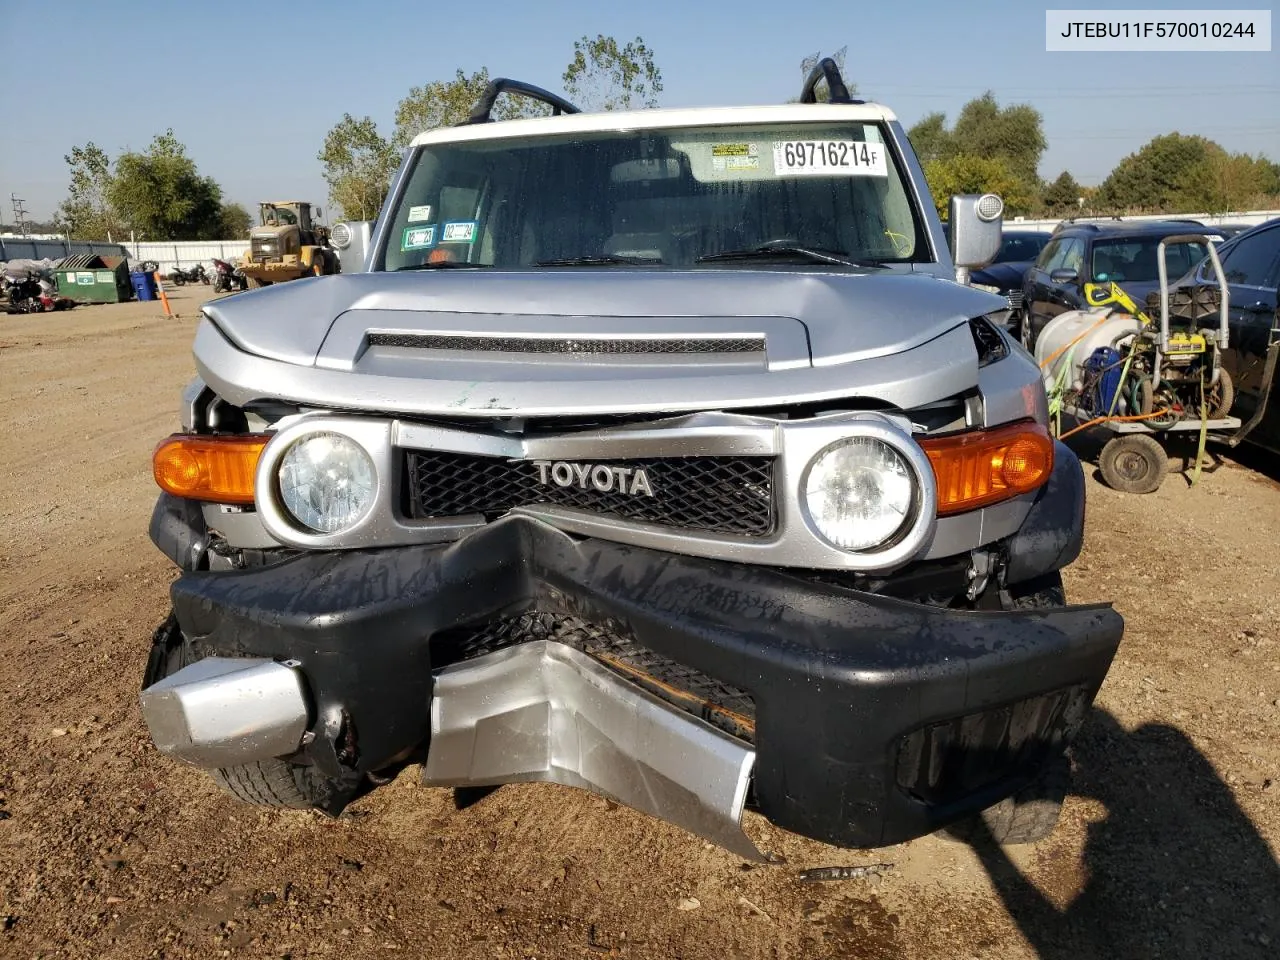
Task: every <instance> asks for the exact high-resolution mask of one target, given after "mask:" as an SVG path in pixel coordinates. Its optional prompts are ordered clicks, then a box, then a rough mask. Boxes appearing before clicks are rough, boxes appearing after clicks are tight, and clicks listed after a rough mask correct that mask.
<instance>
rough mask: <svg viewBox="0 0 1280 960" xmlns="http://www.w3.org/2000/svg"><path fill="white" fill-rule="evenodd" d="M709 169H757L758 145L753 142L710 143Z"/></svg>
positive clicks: (758, 165) (758, 158)
mask: <svg viewBox="0 0 1280 960" xmlns="http://www.w3.org/2000/svg"><path fill="white" fill-rule="evenodd" d="M711 169H712V170H716V171H720V170H759V169H760V145H759V144H755V143H715V144H712V145H711Z"/></svg>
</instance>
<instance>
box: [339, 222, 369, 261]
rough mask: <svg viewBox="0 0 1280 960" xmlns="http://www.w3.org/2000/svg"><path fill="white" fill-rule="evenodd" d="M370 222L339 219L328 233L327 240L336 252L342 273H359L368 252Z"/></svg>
mask: <svg viewBox="0 0 1280 960" xmlns="http://www.w3.org/2000/svg"><path fill="white" fill-rule="evenodd" d="M371 235H372V224H371V223H370V221H368V220H340V221H338V222H337V223H336V224H334V226H333V230H332V232H331V233H330V234H329V242H330V243H331V244H332V245H333V247H334V249H335V250H337V252H338V264H339V265H340V266H341V268H342V272H343V273H359V272H361V270H362V269H363V267H364V260H365V257H366V256H367V255H368V252H369V240H370V237H371Z"/></svg>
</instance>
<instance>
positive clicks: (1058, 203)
mask: <svg viewBox="0 0 1280 960" xmlns="http://www.w3.org/2000/svg"><path fill="white" fill-rule="evenodd" d="M1082 196H1084V194H1083V193H1082V192H1081V190H1080V184H1078V183H1076V179H1075V177H1073V176H1071V174H1069V173H1068V172H1067V171H1066V170H1063V171H1062V172H1061V173H1060V174H1058V179H1056V180H1054V181H1053V183H1051V184H1049V185H1048V186H1047V187H1045V188H1044V192H1043V193H1042V194H1041V196H1040V202H1041V204H1043V206H1044V208H1045V210H1046V212H1048V213H1051V214H1058V213H1065V212H1066V211H1068V210H1074V209H1076V207H1077V206H1078V205H1079V200H1080V198H1081V197H1082Z"/></svg>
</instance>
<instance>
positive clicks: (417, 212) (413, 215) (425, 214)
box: [409, 203, 431, 223]
mask: <svg viewBox="0 0 1280 960" xmlns="http://www.w3.org/2000/svg"><path fill="white" fill-rule="evenodd" d="M430 219H431V204H429V203H424V204H421V205H420V206H417V207H410V208H409V222H410V223H425V222H426V221H427V220H430Z"/></svg>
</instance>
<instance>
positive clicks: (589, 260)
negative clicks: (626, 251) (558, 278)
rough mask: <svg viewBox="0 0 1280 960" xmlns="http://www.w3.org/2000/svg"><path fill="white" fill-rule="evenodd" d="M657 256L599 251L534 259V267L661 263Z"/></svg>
mask: <svg viewBox="0 0 1280 960" xmlns="http://www.w3.org/2000/svg"><path fill="white" fill-rule="evenodd" d="M661 262H662V261H661V260H660V259H658V258H657V257H620V256H617V255H616V254H612V253H600V254H595V255H592V256H584V257H557V258H556V259H554V260H535V261H533V265H534V266H535V267H595V266H607V265H609V264H616V263H661Z"/></svg>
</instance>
